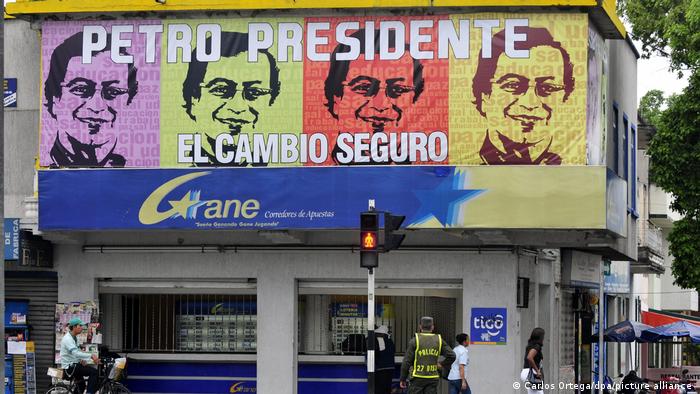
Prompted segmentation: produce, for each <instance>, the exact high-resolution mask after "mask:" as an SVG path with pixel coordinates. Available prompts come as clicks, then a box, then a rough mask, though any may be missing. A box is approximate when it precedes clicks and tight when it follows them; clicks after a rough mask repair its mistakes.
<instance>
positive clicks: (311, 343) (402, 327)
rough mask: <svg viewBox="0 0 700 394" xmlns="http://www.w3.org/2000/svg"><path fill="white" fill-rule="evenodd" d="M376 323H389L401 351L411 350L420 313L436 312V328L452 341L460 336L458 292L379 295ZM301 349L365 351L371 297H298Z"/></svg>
mask: <svg viewBox="0 0 700 394" xmlns="http://www.w3.org/2000/svg"><path fill="white" fill-rule="evenodd" d="M375 315H376V320H375V324H376V325H377V326H379V325H385V326H387V327H388V329H389V334H390V335H391V338H392V339H393V341H394V343H395V345H396V353H397V355H401V354H403V353H404V352H405V351H406V348H407V347H408V342H409V340H410V339H411V338H413V335H414V333H415V332H417V331H418V321H419V319H420V317H421V316H431V317H433V319H434V321H435V332H437V333H439V334H441V335H442V337H443V339H445V340H446V341H448V343H450V344H451V345H452V344H453V342H454V337H455V335H456V333H455V329H456V326H457V321H458V320H457V297H456V296H455V297H454V298H453V297H431V296H377V297H376V305H375ZM299 331H300V332H299V353H301V354H336V355H360V354H363V353H364V352H365V349H364V338H365V335H366V334H367V296H366V295H341V294H334V295H328V294H305V295H300V296H299Z"/></svg>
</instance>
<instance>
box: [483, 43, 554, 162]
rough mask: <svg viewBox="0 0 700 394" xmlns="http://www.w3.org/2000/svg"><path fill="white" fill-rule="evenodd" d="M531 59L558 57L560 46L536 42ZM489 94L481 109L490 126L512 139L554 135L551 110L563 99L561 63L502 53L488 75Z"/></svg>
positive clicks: (532, 139) (538, 139)
mask: <svg viewBox="0 0 700 394" xmlns="http://www.w3.org/2000/svg"><path fill="white" fill-rule="evenodd" d="M530 57H531V58H534V59H553V58H555V59H556V58H558V59H560V60H559V61H558V62H556V64H560V65H561V64H563V61H562V60H561V58H562V57H561V53H560V52H559V50H557V49H554V48H552V47H548V46H538V47H535V48H532V49H531V50H530ZM491 84H492V88H491V89H492V90H491V94H490V95H487V96H484V97H483V102H482V110H483V111H484V113H485V114H486V118H487V120H488V125H489V130H490V131H496V132H498V133H500V134H501V135H503V136H505V137H507V138H508V139H509V140H511V141H513V142H522V143H529V144H542V143H543V142H544V144H543V145H544V146H543V148H544V147H546V145H547V144H548V143H549V140H550V139H551V138H553V137H554V136H553V135H552V131H551V130H550V128H549V126H550V120H551V118H552V112H553V111H554V110H555V108H556V107H557V105H559V104H561V103H562V102H563V101H564V96H565V92H564V70H563V67H547V66H538V65H537V64H536V63H534V62H533V61H532V60H531V59H511V58H509V57H508V56H506V55H505V54H503V55H501V56H500V57H499V59H498V67H497V68H496V72H495V74H494V76H493V78H492V79H491Z"/></svg>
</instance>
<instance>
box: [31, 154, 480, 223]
mask: <svg viewBox="0 0 700 394" xmlns="http://www.w3.org/2000/svg"><path fill="white" fill-rule="evenodd" d="M468 174H469V172H468V171H464V170H460V169H459V168H456V167H429V166H423V167H399V166H392V167H365V168H357V167H352V168H351V167H344V168H330V167H317V168H304V169H303V171H300V170H299V169H295V168H246V169H236V168H217V169H209V170H195V169H187V170H176V169H168V170H47V171H40V173H39V207H40V210H39V226H40V229H42V230H67V229H70V230H77V229H84V230H92V229H148V228H153V229H155V228H159V229H166V228H170V229H171V228H182V229H203V230H212V229H214V230H215V229H221V230H232V229H235V230H261V229H333V228H337V229H340V228H357V227H359V213H360V212H361V211H364V210H366V209H367V202H368V200H369V199H374V200H375V201H376V206H377V209H378V210H388V211H391V212H392V213H394V214H399V215H405V216H406V221H405V223H406V225H407V226H416V225H421V224H423V223H426V222H428V221H430V225H431V227H440V228H442V227H452V226H457V225H460V223H461V220H462V219H461V218H463V217H464V215H463V204H464V203H466V202H467V201H469V200H472V199H475V198H478V197H479V195H480V194H482V193H483V192H484V191H485V190H484V189H475V188H470V187H469V186H468V179H467V177H468ZM86 202H89V204H87V203H86Z"/></svg>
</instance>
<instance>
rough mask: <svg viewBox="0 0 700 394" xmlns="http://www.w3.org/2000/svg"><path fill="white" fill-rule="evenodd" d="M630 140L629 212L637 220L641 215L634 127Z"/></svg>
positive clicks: (635, 129) (632, 127)
mask: <svg viewBox="0 0 700 394" xmlns="http://www.w3.org/2000/svg"><path fill="white" fill-rule="evenodd" d="M630 140H631V144H632V147H631V148H632V152H631V155H632V162H631V168H630V172H631V177H630V179H629V180H628V182H629V184H628V189H629V199H628V200H627V201H629V206H628V207H627V210H628V211H629V213H630V214H632V216H634V217H635V218H639V213H638V212H637V128H636V127H635V126H634V125H632V126H631V127H630Z"/></svg>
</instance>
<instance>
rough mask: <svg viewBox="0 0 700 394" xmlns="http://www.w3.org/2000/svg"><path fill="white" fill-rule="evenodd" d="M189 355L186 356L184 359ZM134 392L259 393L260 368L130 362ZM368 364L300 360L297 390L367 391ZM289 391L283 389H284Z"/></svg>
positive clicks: (315, 393) (318, 393)
mask: <svg viewBox="0 0 700 394" xmlns="http://www.w3.org/2000/svg"><path fill="white" fill-rule="evenodd" d="M186 358H187V355H183V360H184V359H186ZM127 370H128V373H129V379H128V380H127V381H126V382H124V383H125V384H126V385H127V386H128V387H129V390H131V391H132V392H133V393H188V394H192V393H256V392H257V383H256V381H257V377H256V375H257V371H256V365H255V364H253V363H250V364H247V363H240V364H234V363H194V362H187V361H183V362H181V363H172V362H144V361H136V360H134V361H129V364H128V365H127ZM399 375H400V366H399V365H398V364H397V365H396V369H395V370H394V378H393V382H392V392H394V391H396V392H400V389H399V382H398V380H399V379H398V378H399ZM366 379H367V367H366V366H365V365H364V364H330V363H329V364H320V363H299V372H298V385H297V392H298V393H303V394H327V393H336V394H363V393H367V380H366ZM284 391H285V390H280V392H284Z"/></svg>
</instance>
